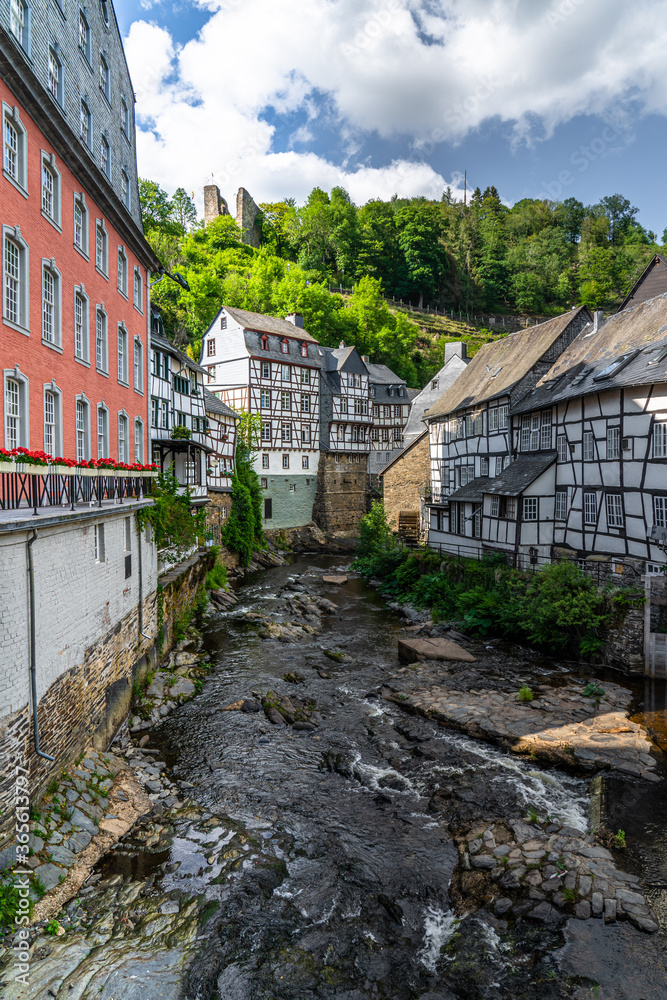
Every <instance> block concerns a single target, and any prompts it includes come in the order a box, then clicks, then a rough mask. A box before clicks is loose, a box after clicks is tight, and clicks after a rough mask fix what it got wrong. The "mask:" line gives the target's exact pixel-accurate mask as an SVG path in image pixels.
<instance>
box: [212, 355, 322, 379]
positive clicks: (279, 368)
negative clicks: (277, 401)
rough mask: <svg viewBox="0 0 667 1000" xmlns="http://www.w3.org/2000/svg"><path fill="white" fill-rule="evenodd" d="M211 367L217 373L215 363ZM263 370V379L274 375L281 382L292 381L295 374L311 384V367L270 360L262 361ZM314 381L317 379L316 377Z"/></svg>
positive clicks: (297, 377)
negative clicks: (300, 366) (279, 363)
mask: <svg viewBox="0 0 667 1000" xmlns="http://www.w3.org/2000/svg"><path fill="white" fill-rule="evenodd" d="M211 367H212V369H213V374H215V365H212V366H211ZM210 371H211V369H209V372H210ZM261 371H262V378H263V379H270V378H271V376H272V375H273V378H275V379H278V380H279V381H281V382H291V381H292V375H294V378H296V379H297V381H298V380H300V381H301V384H302V385H310V381H311V370H310V368H297V367H293V366H292V365H278V364H273V365H272V364H271V362H270V361H262V368H261ZM314 374H315V373H313V376H314ZM313 381H315V379H314V377H313Z"/></svg>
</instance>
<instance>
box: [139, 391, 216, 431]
mask: <svg viewBox="0 0 667 1000" xmlns="http://www.w3.org/2000/svg"><path fill="white" fill-rule="evenodd" d="M170 417H171V411H170V407H169V401H168V400H166V399H156V398H155V396H152V397H151V427H158V428H160V429H161V430H169V428H170V426H171V423H170ZM173 426H174V427H187V428H189V429H190V430H193V431H194V432H195V433H196V434H207V433H208V421H207V420H206V418H205V417H199V416H196V415H195V414H189V413H183V412H182V411H181V410H175V411H174V414H173Z"/></svg>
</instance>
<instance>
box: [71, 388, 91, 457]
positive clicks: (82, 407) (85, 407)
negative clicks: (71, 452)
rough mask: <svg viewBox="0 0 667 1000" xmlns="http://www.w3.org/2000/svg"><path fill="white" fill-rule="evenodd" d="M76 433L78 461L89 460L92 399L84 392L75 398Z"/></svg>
mask: <svg viewBox="0 0 667 1000" xmlns="http://www.w3.org/2000/svg"><path fill="white" fill-rule="evenodd" d="M80 416H81V420H80V419H79V417H80ZM74 435H75V438H74V439H75V448H76V460H77V462H82V461H88V460H89V459H90V401H89V400H88V398H87V397H86V395H85V393H83V392H82V393H80V395H78V396H77V397H76V398H75V400H74Z"/></svg>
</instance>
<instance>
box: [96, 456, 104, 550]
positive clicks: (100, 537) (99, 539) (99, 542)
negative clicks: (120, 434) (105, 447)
mask: <svg viewBox="0 0 667 1000" xmlns="http://www.w3.org/2000/svg"><path fill="white" fill-rule="evenodd" d="M104 457H105V458H106V456H104ZM95 562H96V563H104V562H106V551H105V547H104V525H103V524H102V523H99V524H96V525H95Z"/></svg>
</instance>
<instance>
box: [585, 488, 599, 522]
mask: <svg viewBox="0 0 667 1000" xmlns="http://www.w3.org/2000/svg"><path fill="white" fill-rule="evenodd" d="M583 514H584V524H589V525H591V524H597V523H598V498H597V493H592V492H586V493H584V511H583Z"/></svg>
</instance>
